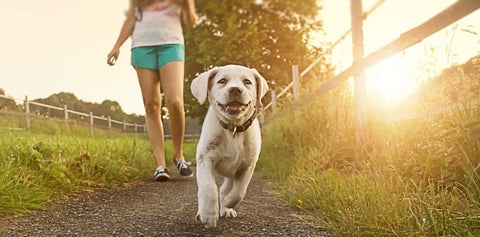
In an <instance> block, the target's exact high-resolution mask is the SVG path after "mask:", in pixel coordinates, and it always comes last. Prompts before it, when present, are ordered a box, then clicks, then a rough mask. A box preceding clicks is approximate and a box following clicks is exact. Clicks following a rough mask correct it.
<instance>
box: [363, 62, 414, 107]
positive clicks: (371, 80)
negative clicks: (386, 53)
mask: <svg viewBox="0 0 480 237" xmlns="http://www.w3.org/2000/svg"><path fill="white" fill-rule="evenodd" d="M414 68H415V67H414V65H413V64H412V63H410V62H408V61H407V60H406V59H402V58H398V57H393V58H390V59H387V60H385V61H383V62H381V63H378V64H377V65H375V66H373V67H371V68H369V69H368V70H366V71H365V77H366V87H367V93H368V94H370V95H374V96H375V97H376V98H378V100H382V101H384V102H387V103H392V102H399V101H401V100H404V99H406V98H407V97H408V96H409V95H410V94H411V93H412V92H413V91H414V90H415V88H416V87H417V80H416V78H415V70H414Z"/></svg>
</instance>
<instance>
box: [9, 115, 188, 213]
mask: <svg viewBox="0 0 480 237" xmlns="http://www.w3.org/2000/svg"><path fill="white" fill-rule="evenodd" d="M35 123H38V121H36V122H35ZM42 123H44V125H43V126H40V127H42V128H41V129H39V130H40V131H38V130H35V127H34V126H33V124H34V123H33V122H32V130H33V132H27V131H9V130H0V174H1V176H0V213H19V212H28V211H30V210H33V209H41V208H43V206H44V204H45V203H46V202H47V201H49V200H51V199H55V198H57V197H59V196H62V195H68V194H71V193H74V192H81V191H84V190H88V189H92V188H100V187H113V186H117V185H122V184H125V183H131V182H135V181H137V180H141V179H144V178H150V176H151V175H152V172H153V169H154V168H155V161H154V157H153V153H152V151H151V147H150V142H149V141H148V139H146V138H145V136H142V135H140V136H135V135H127V136H126V135H124V134H122V133H108V132H105V131H96V134H97V136H95V137H91V136H90V133H89V132H90V131H89V128H86V129H85V128H81V127H75V128H72V127H70V130H69V131H68V132H65V131H63V132H62V131H61V130H59V129H58V128H57V126H59V125H58V124H55V123H53V122H48V121H43V122H42ZM62 125H63V124H61V125H60V126H62ZM63 126H64V125H63ZM82 129H83V130H82ZM72 130H73V131H75V132H72ZM85 130H86V131H85ZM86 134H88V135H86ZM195 146H196V143H195V142H185V149H184V153H185V157H186V158H187V159H194V154H195ZM172 156H173V153H172V145H171V142H169V141H167V142H166V157H167V163H169V165H171V163H172V161H171V159H168V157H172Z"/></svg>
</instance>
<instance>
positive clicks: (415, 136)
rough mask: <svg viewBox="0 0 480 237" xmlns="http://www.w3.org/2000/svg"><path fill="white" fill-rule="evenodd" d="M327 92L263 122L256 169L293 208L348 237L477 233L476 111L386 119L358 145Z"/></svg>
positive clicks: (340, 105)
mask: <svg viewBox="0 0 480 237" xmlns="http://www.w3.org/2000/svg"><path fill="white" fill-rule="evenodd" d="M335 93H336V92H332V93H330V94H329V95H326V96H324V97H322V98H321V99H319V100H317V101H316V102H314V103H310V104H309V105H307V106H305V107H304V108H302V109H300V110H299V111H297V112H296V114H295V116H290V117H282V118H280V119H278V120H276V121H274V122H273V123H272V124H268V125H267V126H266V127H264V134H263V137H264V143H263V146H262V153H261V156H260V159H259V164H258V167H259V170H260V171H261V173H262V174H264V175H265V176H266V177H268V178H272V179H273V180H274V181H275V183H276V184H277V186H278V188H279V189H280V190H281V192H282V193H283V196H284V198H285V199H286V200H287V201H288V202H289V203H290V204H292V205H294V206H297V207H299V208H301V209H304V210H306V211H309V212H311V213H312V214H314V215H315V216H316V217H318V220H319V223H321V225H323V226H324V227H326V228H329V229H332V230H334V231H335V232H336V233H337V234H339V235H347V236H385V235H386V236H444V235H447V236H448V235H453V236H480V119H479V118H480V108H476V107H474V106H473V107H472V106H470V107H469V106H464V108H466V109H454V110H453V113H439V114H428V116H419V117H417V118H416V119H413V120H412V119H410V120H409V119H403V120H398V121H385V120H382V119H380V118H382V116H381V115H380V111H371V113H370V118H369V121H370V123H369V125H368V132H369V143H368V145H367V147H363V148H358V147H357V145H356V143H355V139H354V132H355V131H354V118H353V113H352V112H349V111H354V109H353V108H352V107H350V106H349V105H351V104H353V103H352V101H351V98H349V97H348V96H346V97H342V96H338V94H340V93H336V94H335Z"/></svg>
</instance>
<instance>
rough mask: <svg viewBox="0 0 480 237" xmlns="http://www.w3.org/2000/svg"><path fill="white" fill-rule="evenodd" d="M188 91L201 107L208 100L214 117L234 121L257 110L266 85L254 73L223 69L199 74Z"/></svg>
mask: <svg viewBox="0 0 480 237" xmlns="http://www.w3.org/2000/svg"><path fill="white" fill-rule="evenodd" d="M191 90H192V93H193V95H194V96H195V98H197V99H198V101H199V102H200V103H201V104H203V103H204V102H205V100H206V98H207V97H208V100H209V102H210V105H211V106H213V108H214V109H215V111H216V113H217V114H220V115H222V116H223V117H225V118H226V119H229V120H235V119H239V118H242V117H244V116H245V114H247V113H248V112H249V111H251V110H253V109H254V108H255V107H257V108H258V107H261V102H260V100H261V98H262V97H263V96H264V95H265V93H266V92H267V91H268V85H267V82H266V81H265V79H264V78H263V77H262V76H261V75H260V74H259V73H258V72H257V70H255V69H250V68H247V67H243V66H238V65H227V66H224V67H215V68H213V69H211V70H209V71H207V72H204V73H202V74H200V75H199V76H198V77H197V78H195V79H194V80H193V81H192V85H191Z"/></svg>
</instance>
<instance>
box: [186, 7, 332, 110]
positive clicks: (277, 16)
mask: <svg viewBox="0 0 480 237" xmlns="http://www.w3.org/2000/svg"><path fill="white" fill-rule="evenodd" d="M196 7H197V13H198V15H199V22H198V24H197V26H196V27H195V28H193V29H190V28H184V29H185V30H184V34H185V44H186V71H185V76H186V84H185V85H186V86H185V103H186V111H187V113H188V114H189V115H190V116H193V117H202V116H203V115H204V114H205V112H206V108H207V105H205V106H199V104H198V102H197V101H196V100H195V99H194V98H193V96H192V95H191V92H190V83H191V80H193V79H194V78H195V77H196V76H197V75H198V74H199V73H201V72H204V71H206V70H208V69H210V68H212V67H214V66H223V65H226V64H240V65H244V66H247V67H251V68H256V69H257V70H258V71H259V72H260V74H262V75H263V76H264V77H265V78H266V79H267V81H268V82H269V85H270V88H272V89H274V88H278V89H277V90H281V89H283V88H284V87H285V86H286V85H287V84H288V83H290V82H291V68H292V65H294V64H296V65H299V68H300V70H302V69H303V68H305V67H307V66H308V65H309V64H310V63H311V62H312V61H313V60H314V59H316V58H317V57H318V56H319V55H320V54H321V53H323V51H324V49H322V48H318V47H313V46H312V45H309V42H310V41H311V40H312V35H311V33H312V32H318V31H321V30H322V23H321V22H320V21H318V20H317V19H316V17H317V15H318V13H319V11H320V9H321V8H320V6H318V5H317V1H316V0H304V1H302V2H301V4H299V2H296V1H284V0H197V1H196ZM322 63H323V64H325V61H323V62H321V63H320V64H322ZM319 70H321V69H319ZM317 72H318V70H317ZM315 75H317V76H318V73H315ZM266 97H268V98H264V99H266V100H269V96H266Z"/></svg>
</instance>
